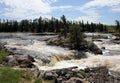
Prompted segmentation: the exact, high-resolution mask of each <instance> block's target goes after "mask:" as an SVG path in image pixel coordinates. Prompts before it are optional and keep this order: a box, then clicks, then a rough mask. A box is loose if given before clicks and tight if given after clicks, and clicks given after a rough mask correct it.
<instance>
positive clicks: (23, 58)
mask: <svg viewBox="0 0 120 83" xmlns="http://www.w3.org/2000/svg"><path fill="white" fill-rule="evenodd" d="M14 57H15V58H16V60H17V61H18V62H19V63H26V62H34V58H33V57H31V56H30V55H14Z"/></svg>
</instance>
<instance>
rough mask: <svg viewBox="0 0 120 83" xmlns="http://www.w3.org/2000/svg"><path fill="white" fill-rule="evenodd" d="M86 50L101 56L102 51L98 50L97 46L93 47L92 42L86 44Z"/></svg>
mask: <svg viewBox="0 0 120 83" xmlns="http://www.w3.org/2000/svg"><path fill="white" fill-rule="evenodd" d="M88 49H89V50H90V51H91V52H93V53H94V54H102V50H101V49H100V48H98V46H97V45H95V44H94V43H92V42H89V43H88Z"/></svg>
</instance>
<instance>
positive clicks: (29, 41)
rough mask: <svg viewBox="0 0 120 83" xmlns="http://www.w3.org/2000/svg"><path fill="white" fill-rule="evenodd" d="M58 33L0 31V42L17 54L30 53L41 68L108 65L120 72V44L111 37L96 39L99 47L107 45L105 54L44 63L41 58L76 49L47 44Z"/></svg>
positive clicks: (65, 53) (82, 67) (69, 53)
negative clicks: (37, 33)
mask: <svg viewBox="0 0 120 83" xmlns="http://www.w3.org/2000/svg"><path fill="white" fill-rule="evenodd" d="M56 36H57V35H42V36H38V35H33V34H31V33H0V42H4V43H6V45H5V46H6V47H7V48H8V49H13V50H14V52H15V53H17V54H29V55H31V56H33V57H34V58H35V60H36V62H35V63H34V64H35V65H36V66H37V67H38V68H39V69H40V70H53V69H61V68H67V67H72V66H78V68H79V69H84V68H86V67H98V66H107V67H108V68H109V69H110V70H112V71H117V72H120V44H115V43H110V40H111V39H112V38H111V37H110V38H108V39H102V41H94V43H95V44H96V45H97V46H98V47H99V48H102V47H105V50H103V55H94V54H92V53H89V52H86V53H85V54H86V55H87V56H88V57H87V58H84V59H79V60H61V61H55V60H54V59H52V60H53V61H51V62H52V65H47V66H46V65H43V64H42V61H41V60H44V59H45V60H51V57H52V56H58V57H59V56H69V55H72V54H73V53H74V50H69V49H68V48H62V47H59V46H51V45H47V44H46V41H45V40H47V39H49V38H53V37H56Z"/></svg>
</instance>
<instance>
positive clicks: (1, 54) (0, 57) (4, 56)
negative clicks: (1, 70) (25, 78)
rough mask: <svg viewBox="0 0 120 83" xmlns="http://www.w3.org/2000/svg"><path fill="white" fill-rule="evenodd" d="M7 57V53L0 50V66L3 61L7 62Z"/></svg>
mask: <svg viewBox="0 0 120 83" xmlns="http://www.w3.org/2000/svg"><path fill="white" fill-rule="evenodd" d="M8 55H9V53H8V52H6V51H3V50H0V64H1V63H2V62H3V61H6V60H7V56H8Z"/></svg>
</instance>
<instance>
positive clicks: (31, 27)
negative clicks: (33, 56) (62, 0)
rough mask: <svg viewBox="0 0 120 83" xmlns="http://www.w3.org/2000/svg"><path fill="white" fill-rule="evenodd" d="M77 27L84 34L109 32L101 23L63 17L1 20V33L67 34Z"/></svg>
mask: <svg viewBox="0 0 120 83" xmlns="http://www.w3.org/2000/svg"><path fill="white" fill-rule="evenodd" d="M73 26H77V27H80V28H81V31H82V32H107V26H106V25H103V24H101V23H98V24H96V23H89V22H87V23H84V21H79V22H78V21H69V20H67V19H66V17H65V16H64V15H63V16H61V18H60V19H57V18H54V17H52V18H51V19H47V18H42V17H40V18H38V19H34V20H21V21H20V22H18V21H16V20H5V19H3V20H0V32H35V33H39V32H41V33H42V32H55V33H63V34H64V35H66V33H67V32H68V31H69V28H70V27H73Z"/></svg>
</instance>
